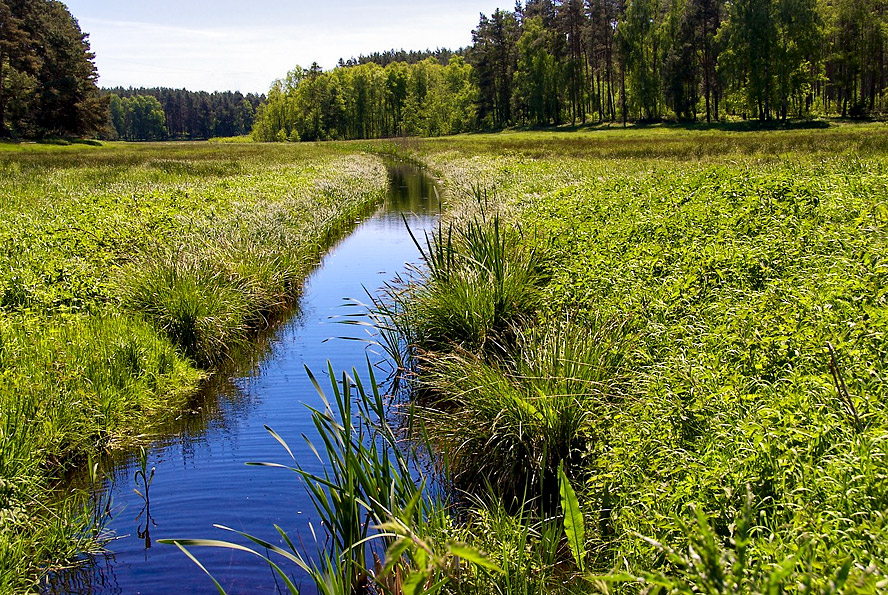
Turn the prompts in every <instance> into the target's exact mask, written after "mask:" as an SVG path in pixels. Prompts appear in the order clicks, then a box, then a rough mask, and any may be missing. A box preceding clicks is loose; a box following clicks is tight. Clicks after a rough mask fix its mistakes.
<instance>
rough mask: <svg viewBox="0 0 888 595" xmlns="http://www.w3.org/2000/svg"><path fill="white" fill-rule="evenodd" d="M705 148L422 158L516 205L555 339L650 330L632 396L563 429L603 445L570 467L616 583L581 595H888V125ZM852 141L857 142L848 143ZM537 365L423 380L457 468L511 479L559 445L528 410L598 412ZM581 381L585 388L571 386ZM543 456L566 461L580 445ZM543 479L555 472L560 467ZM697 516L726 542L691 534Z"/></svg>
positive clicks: (694, 143)
mask: <svg viewBox="0 0 888 595" xmlns="http://www.w3.org/2000/svg"><path fill="white" fill-rule="evenodd" d="M685 134H686V133H683V132H678V131H674V130H668V129H657V128H654V129H651V130H650V131H646V132H641V131H636V132H630V131H627V132H620V133H605V134H602V133H599V134H598V136H593V134H592V133H590V134H588V135H582V134H581V135H574V136H569V135H548V134H547V135H533V134H508V135H499V136H492V135H491V136H479V137H474V138H471V139H460V140H452V139H444V140H429V141H426V142H424V143H422V144H421V145H419V146H418V147H417V153H418V154H419V155H421V156H422V158H423V159H424V160H426V161H427V162H428V163H430V164H432V166H433V167H435V168H437V169H438V170H439V171H441V172H442V173H443V174H444V175H445V176H446V177H447V178H448V179H450V181H451V184H452V185H453V186H458V185H459V184H461V183H469V181H471V183H474V184H477V183H479V181H480V182H481V183H484V182H485V181H486V180H496V183H497V184H498V186H497V192H498V196H500V197H501V200H502V201H503V202H504V203H505V206H504V207H503V208H506V209H508V210H509V211H510V212H512V213H515V214H516V215H515V216H516V217H517V219H518V220H519V221H522V222H523V223H524V224H525V225H529V224H531V223H532V224H533V225H534V228H535V229H536V230H538V233H539V234H540V235H541V236H542V238H541V240H543V241H545V240H547V239H548V240H551V241H552V242H553V243H552V244H551V251H550V254H549V256H550V259H551V260H550V262H551V264H550V266H549V270H551V271H552V275H551V279H550V281H549V282H548V284H547V285H546V286H545V288H544V289H543V298H542V299H541V300H539V301H538V304H539V306H538V310H537V312H536V313H535V315H534V317H532V318H531V319H530V320H533V321H534V322H533V323H532V324H533V325H534V326H537V325H538V326H540V328H545V327H546V324H552V323H555V322H557V321H560V320H563V318H564V313H565V312H570V313H571V319H572V320H573V321H574V323H576V322H579V323H581V324H588V323H589V322H590V321H596V320H598V321H600V320H628V321H630V323H631V325H630V326H627V327H626V328H625V329H624V331H623V332H626V333H627V334H628V335H629V336H634V337H637V342H635V343H632V344H631V349H630V350H629V351H628V352H627V355H626V356H625V357H624V359H623V360H622V365H621V368H620V369H621V370H622V372H620V373H618V374H617V375H616V376H617V378H618V381H617V382H616V384H615V385H614V386H615V387H616V388H615V390H612V391H610V393H611V396H609V397H604V398H600V397H599V398H576V397H574V398H572V399H570V400H568V399H565V401H566V402H568V403H570V408H571V409H569V410H560V412H559V414H558V416H557V418H558V419H559V420H562V419H563V420H570V419H572V418H573V419H582V424H581V425H579V426H578V427H579V428H580V431H579V432H578V434H577V435H579V436H580V437H583V442H582V445H583V446H582V447H577V446H574V447H571V448H569V449H568V450H567V453H571V452H577V453H578V454H577V455H575V456H574V457H573V460H572V457H571V456H570V455H569V454H568V455H567V456H562V458H564V459H565V460H566V461H565V465H566V467H565V470H566V471H567V470H568V469H570V470H571V472H570V473H568V475H569V477H570V480H571V483H572V484H573V485H574V486H575V488H576V495H577V498H578V501H579V502H580V507H581V508H582V509H583V511H584V513H585V514H586V516H587V518H592V519H594V522H591V523H587V524H586V526H585V529H586V537H585V542H586V545H585V548H584V550H582V551H585V552H586V553H585V560H584V564H585V566H586V569H587V570H588V571H591V572H593V573H599V576H597V577H587V579H588V580H587V581H586V582H581V583H580V584H579V585H578V586H577V589H578V590H582V591H589V592H593V591H594V590H595V589H599V588H608V587H607V585H608V582H607V581H617V582H620V583H621V584H622V583H623V581H624V580H626V579H625V576H626V574H625V573H626V572H628V573H630V574H631V575H633V576H635V577H646V578H645V580H650V582H649V583H648V585H647V586H648V587H650V589H651V590H652V591H656V589H657V588H658V585H659V587H661V588H663V590H664V592H669V589H677V592H692V591H693V592H697V591H705V592H726V591H731V590H734V589H739V590H741V591H743V592H750V593H759V592H771V591H772V590H773V589H778V590H779V589H781V588H782V589H786V590H791V589H795V588H800V589H801V588H804V589H807V590H809V592H839V591H841V592H878V591H879V589H882V588H884V585H885V582H884V581H885V580H886V576H888V568H886V567H885V564H884V560H885V554H886V550H885V547H884V544H886V543H888V538H886V535H885V529H884V527H885V524H884V513H883V511H884V510H885V509H886V502H885V498H884V494H885V490H884V487H885V485H886V481H888V468H886V466H885V461H884V458H883V457H884V452H885V436H886V427H888V416H886V409H885V406H884V402H885V382H884V379H885V373H884V369H883V368H884V361H883V360H884V357H883V353H884V339H885V336H886V335H885V333H886V328H885V323H886V320H888V319H886V317H885V310H886V307H888V303H886V299H885V298H886V294H885V291H884V287H885V267H884V262H885V259H886V256H888V255H886V251H885V246H888V242H886V238H888V236H886V233H888V232H886V229H888V227H886V222H888V218H886V213H888V212H886V208H885V204H884V202H885V201H884V196H885V187H886V186H885V185H886V179H888V178H886V171H888V161H886V154H888V153H886V147H885V145H884V144H883V141H884V139H885V132H884V128H883V127H881V126H870V127H862V128H856V127H853V128H852V127H849V128H846V127H841V128H837V129H835V130H828V131H780V132H769V133H749V134H748V135H746V133H707V134H697V135H693V134H689V133H688V136H685ZM845 134H851V135H855V137H856V139H857V140H856V141H851V142H847V141H849V140H850V138H851V137H846V141H843V142H842V143H838V142H837V141H838V139H839V138H840V137H841V136H843V135H845ZM856 135H860V136H856ZM870 135H871V136H870ZM540 137H542V138H540ZM537 139H540V140H537ZM642 139H644V141H642ZM796 141H797V142H796ZM790 142H791V143H792V144H789V143H790ZM635 143H637V144H635ZM834 143H835V144H834ZM843 146H844V147H846V148H844V149H843ZM864 146H865V147H866V148H863V149H860V148H857V147H864ZM506 151H508V152H509V153H508V154H506ZM590 154H591V155H596V156H600V157H604V159H592V158H589V157H588V155H590ZM692 155H694V156H695V158H694V159H690V157H691V156H692ZM625 157H632V158H631V159H626V158H625ZM547 236H548V237H547ZM539 321H542V322H543V323H542V324H540V322H539ZM525 324H528V325H529V324H530V323H525ZM524 333H525V334H526V333H527V331H524ZM519 336H521V335H520V333H519ZM830 346H831V347H830ZM526 351H527V349H526V347H524V343H522V342H521V341H518V342H517V343H516V349H515V350H514V351H513V352H509V353H508V354H507V355H505V356H501V357H499V358H497V359H496V360H494V361H492V360H491V358H490V357H486V358H478V357H470V356H466V355H464V354H456V355H452V354H451V355H436V356H427V357H425V358H424V359H423V360H422V361H421V365H420V366H418V370H419V373H420V380H421V381H422V382H424V383H427V384H428V385H429V386H431V387H433V389H434V390H435V391H437V394H435V397H434V398H435V400H434V401H433V404H434V409H435V412H434V413H435V416H434V417H433V416H432V415H431V414H427V415H426V418H425V420H424V421H425V426H426V429H427V431H428V432H429V435H430V436H432V437H433V444H435V445H436V446H438V447H439V448H440V455H441V457H442V458H443V459H444V460H445V461H448V462H450V461H451V460H452V461H455V462H457V463H459V462H461V461H463V460H467V461H470V462H475V465H476V467H475V468H474V471H473V473H474V474H475V475H476V476H479V475H481V472H479V471H478V469H477V466H481V465H484V464H486V463H488V462H489V466H490V468H492V469H493V468H495V469H497V470H507V469H509V468H510V467H511V465H512V463H511V461H512V460H513V459H509V458H507V457H505V456H504V454H503V453H507V454H511V453H514V452H518V451H517V447H516V446H514V445H516V444H519V442H518V441H516V440H512V441H507V442H504V441H502V440H503V436H505V435H514V436H518V437H522V438H524V440H523V441H522V442H520V443H526V444H534V443H539V444H542V442H534V439H532V438H531V436H534V435H536V432H537V429H536V428H537V426H535V425H534V423H533V420H534V418H535V417H536V418H537V419H540V417H539V416H536V412H535V411H534V410H532V409H530V408H529V407H528V403H530V404H533V405H534V406H536V404H537V402H538V401H541V399H537V398H536V395H537V394H571V395H575V394H577V393H580V394H582V391H581V390H580V389H578V388H577V387H576V386H575V385H574V386H570V385H568V386H566V387H565V389H564V390H563V391H555V392H554V393H553V392H548V391H546V390H543V391H542V392H537V391H536V390H535V389H534V388H527V389H524V388H522V387H525V386H528V385H529V386H530V387H536V386H539V385H540V384H541V383H540V382H539V381H533V380H528V379H527V377H531V378H532V377H533V374H528V373H524V372H518V371H517V369H516V368H514V366H515V365H516V364H515V363H514V362H517V361H520V360H521V357H522V356H523V355H522V354H523V353H524V352H526ZM831 352H832V353H831ZM534 359H536V358H534ZM565 359H566V360H575V359H578V358H576V357H575V356H570V357H568V358H565ZM544 361H545V359H544ZM562 374H563V376H564V377H566V378H574V377H575V376H576V372H573V371H571V369H570V367H569V366H563V367H562V368H561V369H559V368H558V367H554V371H553V373H552V377H555V378H558V377H559V376H561V375H562ZM554 382H555V386H558V385H559V383H560V382H564V381H554ZM544 386H545V385H544ZM433 394H434V393H433ZM516 394H517V396H516ZM419 396H420V397H421V398H427V397H426V395H424V394H422V393H420V394H419ZM519 397H520V398H519ZM531 399H532V400H531ZM420 404H421V402H420ZM488 406H489V412H488ZM417 409H419V410H420V411H421V410H422V406H417ZM572 410H576V414H573V413H570V411H572ZM542 417H543V418H545V416H542ZM487 420H493V421H492V422H489V421H487ZM494 422H495V423H494ZM436 426H437V428H436ZM539 427H540V428H543V427H545V426H539ZM568 427H570V428H572V427H574V426H568ZM491 428H492V429H495V430H496V432H492V431H489V430H490V429H491ZM509 428H512V430H510V431H507V429H509ZM572 434H573V430H572V429H571V431H570V432H567V433H566V434H565V435H567V436H569V435H572ZM539 435H541V436H545V437H546V438H547V439H549V437H552V439H553V442H555V441H554V437H555V436H556V435H557V430H556V428H555V427H554V426H552V427H545V430H542V429H540V430H539ZM473 440H476V441H475V442H473ZM556 443H557V442H556ZM501 444H505V445H507V446H506V448H503V449H501V448H500V445H501ZM461 449H464V450H461ZM525 452H533V451H527V450H526V451H525ZM547 452H548V451H547ZM463 453H470V454H463ZM494 460H496V461H506V463H505V465H503V464H497V463H493V462H492V461H494ZM530 460H532V461H538V463H535V464H538V465H539V466H540V468H541V469H549V470H550V472H551V473H554V472H555V470H556V469H557V465H558V462H559V460H558V459H555V460H547V459H544V458H542V457H540V456H538V455H537V456H535V457H531V458H530ZM527 467H532V465H527V464H525V466H524V468H527ZM452 469H453V472H454V473H455V474H456V477H458V473H459V465H458V464H457V465H454V466H453V468H452ZM503 473H505V472H504V471H503ZM542 474H543V475H545V472H542ZM467 475H468V476H469V477H472V472H470V473H468V474H467ZM491 483H493V484H494V486H496V483H495V481H493V482H491ZM747 489H748V491H749V492H748V493H749V498H748V500H747V498H746V497H745V496H744V495H745V494H747ZM528 494H529V495H531V496H534V495H535V493H534V492H532V491H530V492H528ZM689 506H693V509H694V510H696V511H700V513H701V514H705V521H702V520H699V519H698V520H696V521H694V520H693V519H692V520H691V521H690V522H688V521H686V520H684V519H685V515H686V511H688V510H689V508H688V507H689ZM746 506H749V507H751V510H750V511H749V512H748V513H747V512H744V510H745V508H744V507H746ZM747 514H748V515H751V516H750V517H749V518H750V519H751V520H750V521H749V522H747V524H746V525H745V526H744V525H743V523H744V522H746V521H743V520H742V519H743V518H746V517H744V515H747ZM695 516H696V514H692V517H695ZM744 531H745V532H746V533H743V532H744ZM651 540H653V541H651ZM740 543H742V544H743V547H742V548H740V546H739V545H738V544H740ZM483 547H484V549H485V550H486V551H495V550H496V547H495V546H494V547H491V546H490V544H487V543H485V544H484V546H483ZM577 551H581V550H579V549H577ZM669 552H671V553H669ZM673 554H674V556H673ZM675 556H677V557H675ZM849 560H850V561H851V562H850V563H848V561H849ZM611 569H617V570H616V571H615V572H614V573H613V574H611V575H610V576H609V578H606V580H605V582H604V583H601V582H599V581H600V579H601V576H600V573H605V572H607V571H609V570H611ZM620 577H623V578H620ZM654 577H660V578H654ZM657 581H659V582H657ZM549 584H550V585H551V584H552V583H549ZM798 585H803V586H804V587H797V586H798ZM551 588H552V589H555V587H554V586H553V587H551ZM625 588H626V589H629V590H631V589H633V588H634V587H633V586H632V584H629V585H626V586H625Z"/></svg>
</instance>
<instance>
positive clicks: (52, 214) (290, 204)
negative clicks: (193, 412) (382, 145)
mask: <svg viewBox="0 0 888 595" xmlns="http://www.w3.org/2000/svg"><path fill="white" fill-rule="evenodd" d="M0 171H2V176H0V240H2V241H0V492H2V493H0V575H2V577H3V578H2V579H0V585H2V586H0V591H2V590H4V589H12V590H21V589H24V588H26V587H27V585H30V584H32V583H34V582H36V581H37V580H39V578H40V576H41V575H42V574H44V573H46V572H48V571H50V570H52V568H53V565H55V564H59V563H61V562H64V561H65V560H68V559H73V558H74V557H75V556H76V555H77V554H78V553H79V552H83V551H85V550H88V549H90V548H91V547H95V544H96V543H97V536H96V535H93V534H92V533H91V532H90V530H89V525H90V523H91V522H92V521H91V519H90V518H89V517H82V504H83V496H81V495H78V496H75V497H73V498H72V499H70V500H69V501H66V502H62V503H61V504H57V505H56V504H53V505H50V503H49V502H50V498H49V489H50V485H51V479H52V477H53V476H54V475H56V474H57V473H59V472H60V470H61V469H63V468H65V467H66V466H67V465H70V464H71V463H72V462H74V461H80V460H83V459H84V458H86V457H89V456H91V455H93V454H96V453H100V452H102V451H104V450H106V449H109V448H114V447H115V446H119V445H121V444H126V443H131V442H132V441H133V440H134V438H133V437H134V435H136V434H145V433H148V432H150V431H152V429H153V428H155V427H157V426H158V425H160V424H161V423H163V422H164V421H165V420H166V419H168V418H169V417H171V416H176V415H178V414H180V413H181V411H182V410H183V409H185V408H186V407H187V406H188V399H189V397H190V396H191V395H193V393H194V392H195V390H196V389H197V387H198V385H199V383H200V381H201V380H202V379H203V378H204V377H205V376H206V373H207V372H212V371H213V370H214V369H215V367H216V365H218V364H219V363H220V362H221V361H222V360H224V359H226V358H227V357H228V356H229V355H230V354H231V351H232V350H234V349H237V348H238V346H239V345H243V344H245V343H246V342H247V341H248V339H249V338H250V337H252V336H254V334H255V332H256V331H257V330H260V329H263V328H265V327H266V326H267V324H268V322H269V319H271V318H273V317H275V316H279V315H281V314H282V313H283V312H284V311H285V310H286V309H287V308H288V307H289V306H290V305H291V304H292V303H293V301H294V300H295V298H296V297H297V296H298V292H299V289H300V287H301V281H302V279H303V278H304V277H305V275H306V274H307V273H308V272H309V271H310V269H311V267H312V265H313V263H314V262H315V261H316V259H317V257H318V255H319V253H320V252H321V251H322V250H323V249H325V248H326V247H327V246H328V245H329V244H330V242H332V241H333V240H334V239H335V238H336V237H338V234H340V233H341V231H342V230H343V229H346V228H347V227H348V226H350V225H352V224H353V222H354V220H355V218H356V217H357V216H358V215H360V214H361V213H363V212H364V211H365V210H366V209H367V208H368V207H372V206H373V205H375V204H376V203H377V202H378V200H379V199H380V198H381V196H382V193H383V191H384V188H385V181H386V176H385V170H384V168H383V166H382V164H381V163H379V162H378V161H377V160H375V159H373V158H370V157H364V156H358V155H355V154H353V153H351V154H350V153H349V150H348V149H342V150H335V149H334V150H327V149H324V150H319V149H314V150H312V151H311V152H306V151H305V150H302V149H300V148H296V147H294V148H292V150H289V151H279V150H269V148H267V147H265V148H263V147H260V146H257V145H246V144H238V145H235V144H229V145H208V144H196V143H195V144H191V145H172V146H171V145H165V146H162V147H159V146H156V145H141V146H128V147H123V146H101V147H93V146H83V145H71V144H67V143H66V144H64V145H41V146H36V145H31V146H25V145H5V146H4V149H3V151H2V153H0ZM196 364H197V365H199V366H200V367H202V368H204V369H205V370H206V372H204V371H201V370H199V369H198V368H197V367H196ZM81 517H82V518H81ZM91 544H92V545H91ZM23 561H24V563H23ZM2 581H5V582H2ZM7 585H8V586H7Z"/></svg>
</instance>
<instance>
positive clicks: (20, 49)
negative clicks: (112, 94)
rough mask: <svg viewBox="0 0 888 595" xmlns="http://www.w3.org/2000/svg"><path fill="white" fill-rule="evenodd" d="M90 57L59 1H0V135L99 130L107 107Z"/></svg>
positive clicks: (81, 35) (73, 21)
mask: <svg viewBox="0 0 888 595" xmlns="http://www.w3.org/2000/svg"><path fill="white" fill-rule="evenodd" d="M94 57H95V55H94V54H93V53H92V52H91V51H90V47H89V41H88V36H87V35H86V34H84V33H83V32H82V31H81V30H80V26H79V25H78V23H77V20H76V19H75V18H74V17H73V16H71V13H70V12H68V9H67V8H66V7H65V5H64V4H62V3H61V2H55V1H52V0H2V1H0V137H8V136H14V137H40V136H47V135H70V136H94V135H96V134H97V133H99V132H100V131H102V130H103V129H104V128H105V125H106V120H107V113H108V108H107V100H106V99H104V98H103V97H101V96H100V94H99V89H98V87H97V86H96V81H97V79H98V74H97V72H96V67H95V65H94V64H93V59H94Z"/></svg>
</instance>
